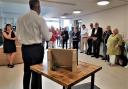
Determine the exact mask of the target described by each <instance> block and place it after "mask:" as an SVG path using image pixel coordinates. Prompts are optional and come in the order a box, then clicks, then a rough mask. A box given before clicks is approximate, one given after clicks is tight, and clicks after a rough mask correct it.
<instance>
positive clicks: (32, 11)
mask: <svg viewBox="0 0 128 89" xmlns="http://www.w3.org/2000/svg"><path fill="white" fill-rule="evenodd" d="M30 12H31V13H34V14H37V15H38V13H37V12H36V11H34V10H31V11H30Z"/></svg>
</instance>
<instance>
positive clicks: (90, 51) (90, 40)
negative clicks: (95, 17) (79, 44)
mask: <svg viewBox="0 0 128 89" xmlns="http://www.w3.org/2000/svg"><path fill="white" fill-rule="evenodd" d="M93 28H94V27H93V23H90V29H89V31H88V33H89V34H88V36H89V37H88V49H87V55H91V54H92V38H91V35H92V30H93Z"/></svg>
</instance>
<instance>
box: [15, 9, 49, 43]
mask: <svg viewBox="0 0 128 89" xmlns="http://www.w3.org/2000/svg"><path fill="white" fill-rule="evenodd" d="M16 36H17V38H18V39H19V41H20V42H21V44H25V45H31V44H38V43H42V41H48V40H50V35H49V30H48V27H47V25H46V22H45V20H44V19H43V18H42V17H41V16H39V15H38V14H37V12H36V11H33V10H31V11H30V12H29V13H27V14H25V15H24V16H22V17H20V18H19V19H18V21H17V26H16Z"/></svg>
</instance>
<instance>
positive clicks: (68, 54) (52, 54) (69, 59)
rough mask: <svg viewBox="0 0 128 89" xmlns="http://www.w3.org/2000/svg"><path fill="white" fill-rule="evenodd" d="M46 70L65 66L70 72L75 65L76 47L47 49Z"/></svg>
mask: <svg viewBox="0 0 128 89" xmlns="http://www.w3.org/2000/svg"><path fill="white" fill-rule="evenodd" d="M47 56H48V70H56V69H57V68H65V69H68V70H70V71H72V72H75V71H76V67H77V50H76V49H48V55H47Z"/></svg>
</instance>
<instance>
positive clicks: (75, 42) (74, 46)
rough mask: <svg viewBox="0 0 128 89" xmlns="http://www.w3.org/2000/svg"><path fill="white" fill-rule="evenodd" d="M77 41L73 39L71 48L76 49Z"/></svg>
mask: <svg viewBox="0 0 128 89" xmlns="http://www.w3.org/2000/svg"><path fill="white" fill-rule="evenodd" d="M78 43H79V41H73V49H77V50H78Z"/></svg>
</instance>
